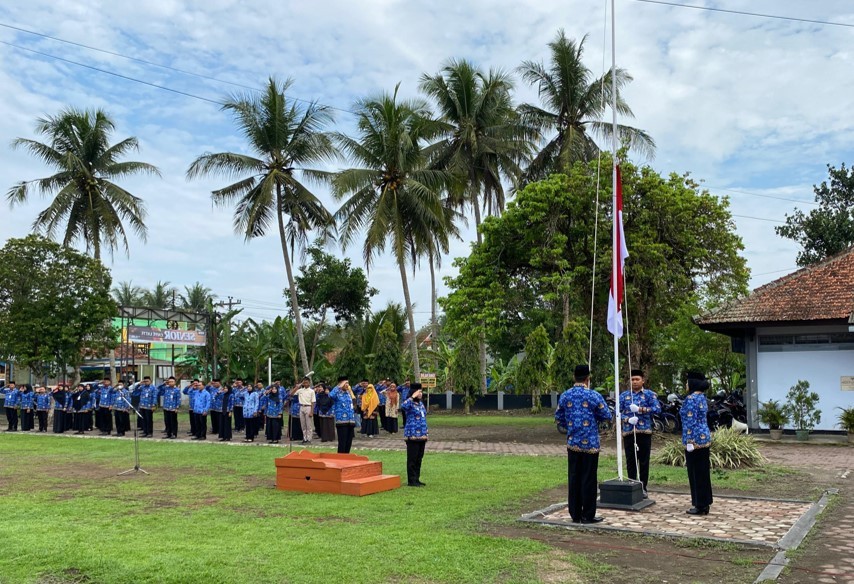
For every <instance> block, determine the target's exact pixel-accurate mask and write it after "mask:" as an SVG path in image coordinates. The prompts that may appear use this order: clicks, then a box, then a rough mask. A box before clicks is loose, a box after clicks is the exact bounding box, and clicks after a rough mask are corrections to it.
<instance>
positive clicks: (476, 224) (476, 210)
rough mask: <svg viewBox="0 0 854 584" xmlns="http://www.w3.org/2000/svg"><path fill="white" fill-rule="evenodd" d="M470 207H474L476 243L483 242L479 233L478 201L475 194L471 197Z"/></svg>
mask: <svg viewBox="0 0 854 584" xmlns="http://www.w3.org/2000/svg"><path fill="white" fill-rule="evenodd" d="M472 207H474V227H475V230H476V231H477V243H478V245H480V244H481V243H483V239H482V238H481V235H480V201H478V200H477V194H475V196H474V197H473V198H472Z"/></svg>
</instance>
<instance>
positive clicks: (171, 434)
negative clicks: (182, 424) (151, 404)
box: [162, 376, 181, 440]
mask: <svg viewBox="0 0 854 584" xmlns="http://www.w3.org/2000/svg"><path fill="white" fill-rule="evenodd" d="M162 394H163V398H162V399H163V423H164V424H165V425H166V439H167V440H175V439H176V438H177V437H178V410H180V409H181V390H180V389H179V388H178V384H177V382H176V380H175V378H174V377H172V376H170V377H169V379H167V380H166V383H164V384H163V389H162Z"/></svg>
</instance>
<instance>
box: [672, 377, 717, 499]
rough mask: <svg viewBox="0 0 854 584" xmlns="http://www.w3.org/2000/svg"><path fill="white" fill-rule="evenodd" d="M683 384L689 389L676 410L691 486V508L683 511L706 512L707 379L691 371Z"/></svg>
mask: <svg viewBox="0 0 854 584" xmlns="http://www.w3.org/2000/svg"><path fill="white" fill-rule="evenodd" d="M686 385H687V389H688V391H689V392H690V393H689V394H688V397H686V398H685V401H684V403H683V404H682V409H681V410H680V411H679V414H680V415H681V417H682V444H684V445H685V469H686V470H687V471H688V485H689V487H690V488H691V508H690V509H688V510H687V511H686V513H688V514H689V515H708V514H709V507H710V506H711V505H712V479H711V468H710V463H709V447H710V446H711V443H712V432H711V431H710V430H709V424H708V422H707V418H706V416H707V415H708V413H709V404H708V402H707V401H706V395H705V393H706V391H708V389H709V382H708V381H707V380H706V378H705V376H704V375H703V374H702V373H697V372H694V371H692V372H689V373H688V380H687V382H686Z"/></svg>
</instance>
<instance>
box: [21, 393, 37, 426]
mask: <svg viewBox="0 0 854 584" xmlns="http://www.w3.org/2000/svg"><path fill="white" fill-rule="evenodd" d="M35 400H36V394H34V393H33V386H32V385H30V384H29V383H27V384H25V385H24V387H23V389H21V431H22V432H29V431H30V430H32V429H33V426H34V422H35Z"/></svg>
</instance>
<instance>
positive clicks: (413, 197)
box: [333, 86, 447, 379]
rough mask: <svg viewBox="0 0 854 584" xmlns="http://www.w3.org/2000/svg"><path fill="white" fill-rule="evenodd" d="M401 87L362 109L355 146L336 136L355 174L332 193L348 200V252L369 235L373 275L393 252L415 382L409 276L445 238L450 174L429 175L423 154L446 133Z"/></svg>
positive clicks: (348, 173)
mask: <svg viewBox="0 0 854 584" xmlns="http://www.w3.org/2000/svg"><path fill="white" fill-rule="evenodd" d="M398 87H399V86H398ZM398 87H395V90H394V93H393V94H391V95H389V94H383V95H381V96H379V97H375V98H370V99H365V100H361V101H360V102H358V103H357V104H356V115H357V122H356V126H357V132H358V137H357V138H351V137H349V136H345V135H343V134H336V140H337V141H338V143H339V145H340V147H341V149H342V150H343V151H344V152H346V153H347V154H348V155H349V156H350V158H351V159H352V160H353V162H354V163H355V164H356V165H357V166H355V167H353V168H349V169H346V170H342V171H341V172H339V173H338V174H337V175H336V176H335V180H334V182H333V186H334V192H335V196H336V197H337V198H338V199H342V198H345V197H346V200H345V201H344V203H343V204H342V205H341V208H340V209H339V210H338V212H337V213H336V217H337V218H338V219H339V220H340V222H341V237H342V243H343V244H344V245H345V246H346V245H347V244H348V243H349V242H351V241H352V240H353V239H354V238H355V237H356V235H357V234H358V233H361V232H363V231H364V232H365V239H364V245H363V247H362V252H363V255H364V258H365V265H366V266H367V267H368V268H370V265H371V262H372V260H373V259H374V257H375V256H376V255H378V254H380V253H382V252H383V251H385V249H386V247H390V248H391V253H392V256H393V257H394V260H395V262H396V263H397V266H398V269H399V270H400V279H401V283H402V285H403V297H404V301H405V303H406V313H407V316H408V319H409V332H410V347H411V348H410V351H411V354H412V361H413V368H414V373H415V378H416V379H417V378H418V377H419V376H420V375H421V366H420V362H419V359H418V340H417V335H416V329H415V318H414V315H413V312H412V300H411V298H410V294H409V281H408V279H407V277H406V268H407V266H412V267H413V269H414V267H415V262H416V259H417V258H418V256H419V255H421V252H422V251H423V250H424V247H423V246H424V245H425V243H424V242H426V241H428V240H429V238H430V237H432V236H433V234H436V233H443V232H447V225H446V222H445V212H444V210H443V207H442V200H441V196H440V192H441V190H442V189H443V188H444V187H445V186H446V184H447V173H446V172H445V171H442V170H436V169H432V168H429V167H428V164H427V163H428V159H427V156H426V155H425V152H424V146H425V144H426V143H428V142H429V141H430V140H432V139H433V138H435V137H436V136H437V135H438V133H439V131H440V125H439V124H438V123H437V122H436V121H435V120H432V119H431V118H430V115H429V111H428V108H427V104H426V103H425V102H423V101H421V100H411V101H407V100H398V97H397V90H398Z"/></svg>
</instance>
